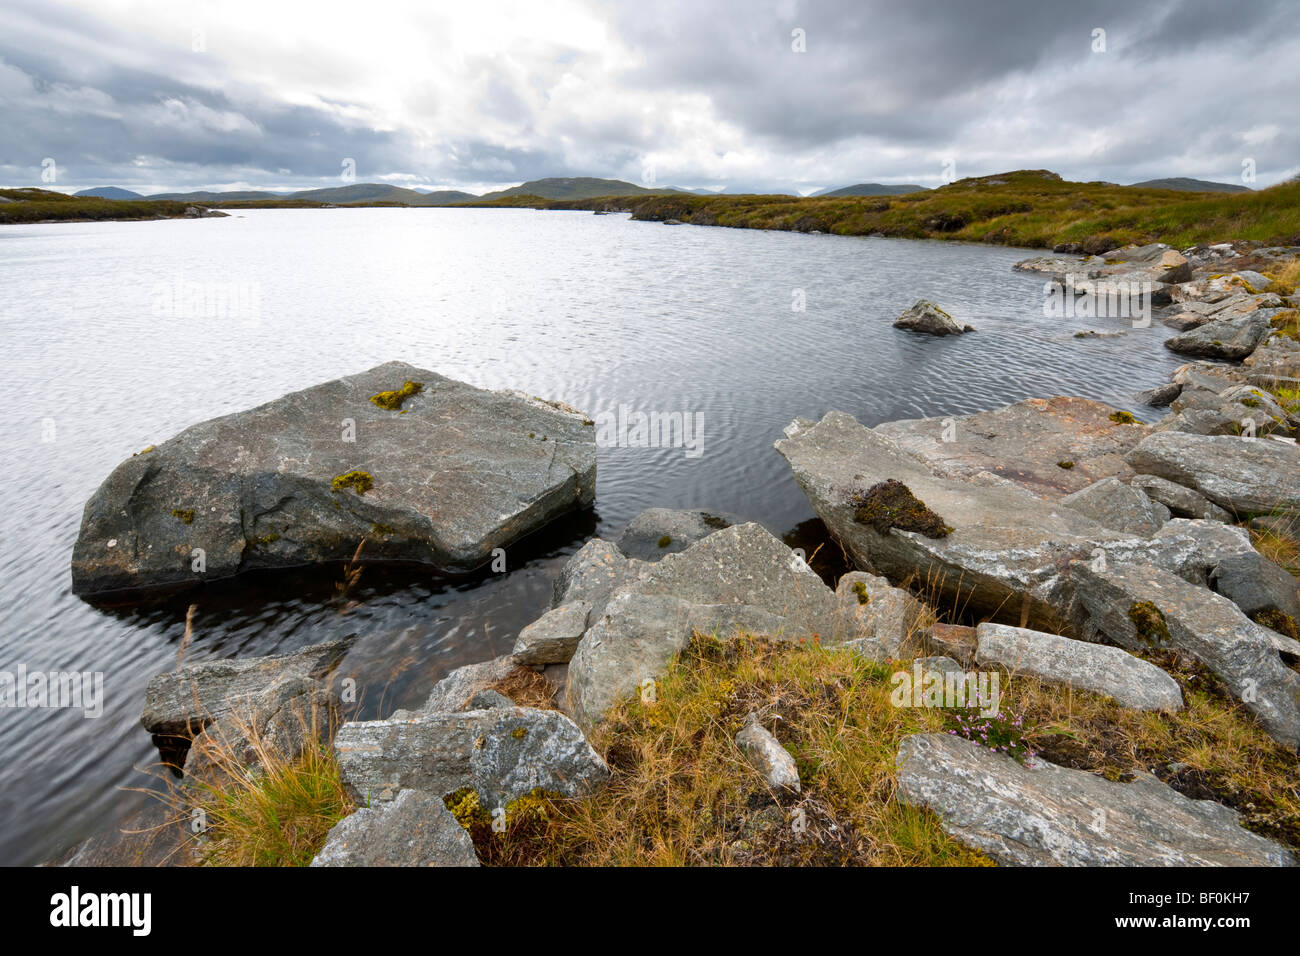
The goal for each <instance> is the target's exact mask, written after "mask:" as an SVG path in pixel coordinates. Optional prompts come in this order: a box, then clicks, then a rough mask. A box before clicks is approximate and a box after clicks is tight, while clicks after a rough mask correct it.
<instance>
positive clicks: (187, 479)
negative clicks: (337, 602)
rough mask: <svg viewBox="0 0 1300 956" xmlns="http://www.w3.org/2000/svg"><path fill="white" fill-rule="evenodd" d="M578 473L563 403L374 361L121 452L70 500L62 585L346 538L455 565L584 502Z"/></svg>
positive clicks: (591, 453)
mask: <svg viewBox="0 0 1300 956" xmlns="http://www.w3.org/2000/svg"><path fill="white" fill-rule="evenodd" d="M407 383H411V384H410V385H408V384H407ZM417 385H418V386H419V388H417V387H416V386H417ZM372 398H374V399H376V401H371V399H372ZM595 482H596V441H595V429H594V426H593V423H591V422H589V421H587V420H586V419H584V417H583V416H582V414H581V413H579V412H576V411H574V410H573V409H570V408H568V407H567V406H563V405H560V404H558V403H548V402H545V401H542V400H540V399H533V398H528V397H527V396H524V395H521V394H519V393H514V392H489V391H484V390H482V389H478V388H474V387H472V386H470V385H465V384H463V383H461V382H456V381H453V380H452V379H449V378H444V377H442V376H441V375H438V374H436V373H434V372H431V371H428V370H426V369H419V368H414V367H412V366H410V365H405V364H402V363H400V362H390V363H388V364H387V365H380V366H378V367H376V368H373V369H370V370H369V371H367V372H362V373H360V374H358V375H352V376H349V377H347V378H341V379H336V380H334V381H331V382H326V383H325V384H323V385H317V386H314V387H312V388H308V389H306V390H304V391H301V392H294V393H292V394H289V395H285V396H284V397H282V398H279V399H276V400H275V401H273V402H269V403H268V404H266V405H262V406H260V407H258V408H255V409H252V410H250V411H243V412H237V413H235V414H233V415H226V416H224V417H222V418H216V419H212V420H211V421H206V422H202V423H201V424H198V425H194V426H192V427H190V428H187V429H186V430H185V431H183V432H181V433H180V434H179V435H177V436H175V437H174V438H172V439H170V440H169V441H166V442H164V443H162V444H160V445H158V446H157V447H156V448H153V447H151V448H150V449H147V450H145V451H143V452H140V453H139V454H137V455H134V456H132V457H131V458H130V459H128V460H127V461H125V462H123V463H122V464H121V465H119V466H118V467H117V469H116V470H114V472H113V473H112V474H111V475H110V476H109V477H108V478H107V479H106V480H105V481H104V483H103V484H102V485H100V487H99V489H98V490H97V491H96V492H95V493H94V495H93V496H91V498H90V500H89V501H88V502H87V503H86V507H85V511H84V514H83V516H82V522H81V531H80V534H79V535H78V538H77V543H76V546H75V547H74V549H73V556H72V580H73V590H74V592H75V593H77V594H82V595H89V594H99V593H103V592H109V591H115V590H135V589H140V588H147V587H153V586H181V585H189V584H194V583H197V582H199V581H203V580H211V579H215V578H220V577H225V576H229V575H233V574H236V573H238V572H241V571H246V570H249V569H255V568H273V567H288V566H297V565H304V564H316V563H321V562H330V561H346V560H348V559H350V558H351V557H352V556H353V554H354V553H355V552H356V550H357V546H358V544H359V543H360V542H362V541H363V540H364V541H365V551H364V554H365V556H366V559H367V560H371V561H374V560H401V561H415V562H420V563H424V564H430V565H434V566H437V567H440V568H451V569H470V568H474V567H477V566H479V565H480V564H482V563H484V562H485V561H487V560H488V559H489V557H490V556H491V553H492V551H493V549H495V548H498V547H504V546H506V545H508V544H510V543H511V542H513V541H515V540H517V539H519V538H520V537H522V536H524V535H525V534H527V533H528V532H530V531H532V530H534V529H536V528H538V527H540V526H541V525H543V524H545V523H546V522H548V521H550V520H551V519H552V518H555V517H557V516H558V515H560V514H563V513H565V512H568V511H571V510H573V509H575V508H583V507H588V506H590V505H591V503H592V502H593V500H594V496H595ZM200 552H201V553H202V561H200V560H199V557H200Z"/></svg>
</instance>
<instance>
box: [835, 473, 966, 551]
mask: <svg viewBox="0 0 1300 956" xmlns="http://www.w3.org/2000/svg"><path fill="white" fill-rule="evenodd" d="M849 504H851V505H852V506H853V508H854V512H853V520H854V521H856V522H858V523H859V524H864V525H867V526H868V527H870V528H872V529H873V530H874V531H875V532H876V533H877V534H889V532H890V530H891V529H893V528H898V529H899V530H901V531H916V532H919V533H920V534H923V535H925V536H926V537H927V538H946V537H947V536H948V535H949V534H951V533H952V530H953V529H952V528H951V527H949V526H948V524H947V523H946V522H945V521H944V520H943V518H941V517H940V516H939V515H937V514H935V513H934V512H933V511H931V510H930V509H929V508H927V507H926V505H925V502H923V501H921V499H920V498H918V497H916V495H914V494H912V491H911V489H910V488H908V487H907V485H905V484H903V483H902V482H901V481H899V480H898V479H897V478H890V479H888V480H886V481H882V482H880V483H879V484H876V485H872V486H871V487H870V488H868V489H867V490H866V491H864V492H861V493H858V494H854V495H851V496H850V498H849Z"/></svg>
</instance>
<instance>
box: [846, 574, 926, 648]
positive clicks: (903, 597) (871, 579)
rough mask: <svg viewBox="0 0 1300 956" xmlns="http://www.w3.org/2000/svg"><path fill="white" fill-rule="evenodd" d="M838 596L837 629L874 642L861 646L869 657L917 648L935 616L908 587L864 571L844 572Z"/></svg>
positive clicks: (863, 640) (859, 638) (858, 639)
mask: <svg viewBox="0 0 1300 956" xmlns="http://www.w3.org/2000/svg"><path fill="white" fill-rule="evenodd" d="M835 596H836V599H837V601H838V603H839V608H840V618H841V624H840V625H839V626H838V627H837V629H836V633H838V634H848V633H854V634H856V635H858V636H857V637H855V638H854V640H855V641H862V642H868V643H870V644H871V645H873V647H872V648H871V649H870V650H868V648H866V647H865V646H863V647H859V648H858V650H859V651H860V652H863V653H865V654H866V656H868V657H879V656H880V655H883V658H882V659H884V658H898V657H900V656H902V655H903V654H904V653H905V652H906V651H908V650H913V649H916V647H917V646H918V645H919V643H920V641H921V631H922V630H923V629H924V626H925V624H926V622H927V620H931V619H933V615H932V613H931V612H930V611H929V610H928V609H927V608H926V606H925V605H924V604H922V603H921V602H920V601H918V600H917V599H916V598H914V597H913V596H912V595H911V593H910V592H909V591H907V590H905V589H904V588H896V587H894V586H892V585H891V584H890V583H889V582H888V581H887V580H886V579H884V578H882V577H877V576H876V575H874V574H868V573H867V572H865V571H850V572H849V573H848V574H845V575H843V576H842V577H841V578H840V580H839V581H838V582H837V583H836V586H835ZM863 598H865V599H866V600H865V601H864V600H863Z"/></svg>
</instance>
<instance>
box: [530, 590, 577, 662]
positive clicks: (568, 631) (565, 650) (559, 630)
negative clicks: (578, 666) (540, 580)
mask: <svg viewBox="0 0 1300 956" xmlns="http://www.w3.org/2000/svg"><path fill="white" fill-rule="evenodd" d="M590 615H591V605H590V604H588V603H587V602H586V601H574V602H572V603H570V604H561V605H560V606H559V607H557V608H552V609H551V610H549V611H547V612H546V613H545V614H543V615H542V616H541V617H539V618H538V619H537V620H535V621H533V623H531V624H529V625H528V626H527V627H525V628H524V629H523V630H522V631H520V632H519V639H518V640H517V641H515V648H514V651H512V652H511V657H513V658H514V660H515V662H516V663H518V664H526V665H529V666H532V665H537V664H567V663H568V662H569V659H570V658H572V657H573V652H574V651H575V650H577V649H578V641H580V640H582V635H583V634H584V633H585V632H586V630H587V621H588V618H589V616H590Z"/></svg>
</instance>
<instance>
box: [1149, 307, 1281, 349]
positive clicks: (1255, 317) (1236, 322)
mask: <svg viewBox="0 0 1300 956" xmlns="http://www.w3.org/2000/svg"><path fill="white" fill-rule="evenodd" d="M1268 332H1269V327H1268V317H1267V316H1265V315H1263V314H1262V313H1259V312H1252V313H1250V314H1249V315H1245V316H1242V317H1239V318H1232V319H1215V320H1213V321H1211V322H1207V323H1205V324H1204V325H1198V326H1196V327H1195V328H1193V329H1188V330H1187V331H1186V332H1184V333H1182V334H1181V335H1176V336H1174V337H1173V338H1172V339H1168V340H1166V341H1165V348H1167V349H1169V351H1171V352H1177V353H1178V354H1179V355H1197V356H1201V357H1204V358H1218V359H1236V360H1240V359H1244V358H1245V357H1246V356H1247V355H1249V354H1250V353H1251V352H1253V351H1255V348H1256V346H1258V345H1259V344H1260V343H1261V342H1263V341H1264V339H1265V338H1266V337H1267V336H1268Z"/></svg>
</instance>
